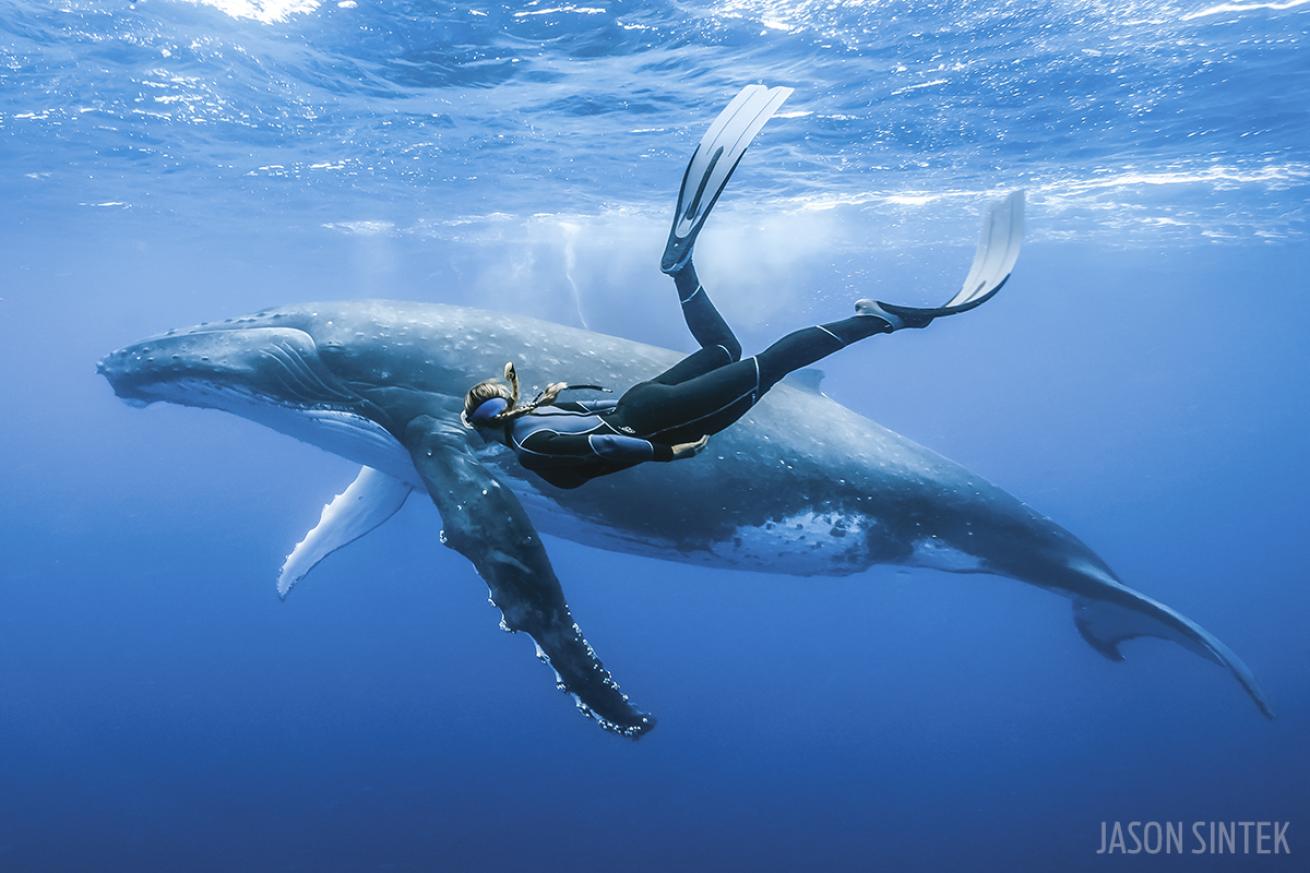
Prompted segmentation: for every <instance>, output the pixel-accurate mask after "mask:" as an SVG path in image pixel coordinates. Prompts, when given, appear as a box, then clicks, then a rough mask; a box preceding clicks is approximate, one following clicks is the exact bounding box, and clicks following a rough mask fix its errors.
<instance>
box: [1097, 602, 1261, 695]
mask: <svg viewBox="0 0 1310 873" xmlns="http://www.w3.org/2000/svg"><path fill="white" fill-rule="evenodd" d="M1073 619H1074V624H1075V625H1077V627H1078V632H1079V633H1080V634H1082V636H1083V639H1085V640H1087V642H1088V643H1090V644H1091V646H1092V648H1094V649H1096V651H1098V652H1100V653H1101V654H1102V655H1104V656H1105V657H1107V658H1109V659H1110V660H1111V661H1122V660H1123V659H1124V656H1123V653H1122V652H1120V651H1119V644H1120V643H1122V642H1124V641H1125V640H1130V639H1135V638H1137V637H1156V638H1157V639H1162V640H1171V641H1173V642H1175V643H1178V644H1179V645H1181V646H1183V647H1184V648H1186V649H1188V650H1189V651H1192V652H1195V653H1196V654H1198V655H1200V656H1201V657H1203V658H1206V659H1207V660H1210V661H1213V662H1214V663H1216V664H1218V665H1219V666H1221V667H1225V668H1227V669H1228V671H1229V672H1230V673H1232V674H1233V676H1234V678H1236V679H1237V681H1238V682H1239V683H1241V685H1242V688H1243V689H1245V691H1246V693H1247V694H1248V695H1249V696H1250V698H1251V700H1252V701H1254V702H1255V705H1256V706H1257V707H1258V708H1259V709H1260V712H1261V713H1263V714H1264V715H1265V716H1266V717H1267V718H1273V717H1274V713H1273V710H1272V709H1271V708H1270V706H1269V701H1268V699H1267V698H1266V697H1265V696H1264V692H1262V691H1261V690H1260V686H1259V685H1258V684H1257V683H1256V680H1255V676H1254V674H1252V673H1251V670H1250V668H1249V667H1247V666H1246V664H1245V663H1243V661H1242V659H1241V658H1239V657H1237V655H1236V654H1234V652H1233V650H1232V649H1230V648H1228V646H1226V645H1224V644H1223V642H1222V641H1220V640H1219V639H1218V638H1216V637H1215V636H1214V635H1213V634H1211V633H1210V632H1209V631H1207V630H1206V629H1205V628H1203V627H1201V626H1200V625H1198V624H1197V623H1196V622H1194V621H1192V620H1191V619H1188V618H1186V617H1184V616H1182V615H1179V614H1178V613H1177V612H1175V611H1174V610H1172V609H1170V608H1169V607H1167V606H1165V605H1164V604H1163V603H1160V602H1158V601H1155V600H1152V599H1151V598H1149V597H1147V596H1146V595H1144V594H1140V593H1138V592H1136V591H1133V590H1132V589H1131V588H1126V587H1123V586H1120V585H1117V584H1116V585H1114V586H1113V588H1110V589H1107V590H1105V591H1104V592H1103V596H1098V597H1097V598H1095V599H1093V598H1090V597H1075V598H1074V601H1073Z"/></svg>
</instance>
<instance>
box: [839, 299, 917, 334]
mask: <svg viewBox="0 0 1310 873" xmlns="http://www.w3.org/2000/svg"><path fill="white" fill-rule="evenodd" d="M855 314H856V315H862V316H865V317H867V318H876V319H878V320H879V321H883V322H886V324H887V330H888V331H894V330H900V329H901V328H903V327H923V326H924V325H926V324H927V323H928V322H927V321H925V322H924V323H923V324H911V323H909V322H908V321H907V320H906V319H905V318H904V317H903V316H901V315H898V314H896V313H893V312H889V311H888V309H887V304H885V303H879V302H878V301H877V300H870V299H869V298H868V297H862V298H860V299H859V300H856V301H855ZM929 320H930V321H931V319H929Z"/></svg>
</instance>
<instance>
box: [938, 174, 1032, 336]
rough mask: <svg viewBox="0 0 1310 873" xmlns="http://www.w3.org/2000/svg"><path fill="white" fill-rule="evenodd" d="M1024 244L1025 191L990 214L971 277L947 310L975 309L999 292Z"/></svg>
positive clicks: (1012, 197)
mask: <svg viewBox="0 0 1310 873" xmlns="http://www.w3.org/2000/svg"><path fill="white" fill-rule="evenodd" d="M1022 242H1023V191H1014V192H1012V193H1011V194H1010V196H1009V197H1006V198H1005V199H1004V200H1002V201H1000V202H998V203H993V204H992V206H991V208H990V209H988V210H987V215H986V216H985V217H984V218H983V227H982V237H981V238H980V239H979V240H978V249H977V251H976V252H974V256H973V264H972V265H970V267H969V274H968V275H967V276H965V278H964V284H963V285H961V286H960V291H959V293H957V294H956V295H955V296H954V297H952V298H951V299H950V300H948V301H947V302H946V306H945V307H944V308H946V309H955V310H957V311H961V310H959V308H960V307H963V306H966V305H969V306H970V308H972V307H973V306H977V305H978V304H979V303H982V302H983V300H985V299H986V298H988V297H990V296H991V295H993V294H995V293H996V292H997V291H999V290H1000V289H1001V286H1002V285H1004V284H1005V280H1006V279H1008V278H1010V273H1011V272H1012V271H1013V270H1014V264H1015V262H1016V261H1018V260H1019V245H1020V243H1022Z"/></svg>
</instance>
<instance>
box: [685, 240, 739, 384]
mask: <svg viewBox="0 0 1310 873" xmlns="http://www.w3.org/2000/svg"><path fill="white" fill-rule="evenodd" d="M673 284H674V285H675V286H676V287H677V289H678V302H679V303H681V304H682V318H683V320H684V321H686V322H687V328H688V329H689V330H690V331H691V335H692V336H694V337H695V338H696V342H698V343H699V344H700V347H701V348H702V349H708V348H713V347H715V346H719V347H721V348H722V349H723V350H724V351H725V352H726V353H727V355H728V361H729V362H731V361H735V360H737V359H739V358H740V357H741V343H740V342H738V340H737V337H736V335H734V334H733V332H732V328H730V327H728V323H727V322H726V321H724V320H723V316H722V315H720V314H719V310H718V309H717V308H715V306H714V302H713V301H712V300H710V295H709V292H708V291H706V290H705V287H704V286H703V285H701V283H700V277H698V276H697V275H696V268H695V267H694V266H692V263H691V261H690V260H688V261H687V263H686V265H685V266H683V267H681V268H680V269H679V270H678V271H677V272H676V273H674V274H673ZM691 375H693V376H695V375H700V374H699V373H693V374H691ZM684 378H690V376H687V377H684ZM680 381H681V380H680Z"/></svg>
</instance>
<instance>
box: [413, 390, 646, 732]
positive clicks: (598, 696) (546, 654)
mask: <svg viewBox="0 0 1310 873" xmlns="http://www.w3.org/2000/svg"><path fill="white" fill-rule="evenodd" d="M467 439H468V438H467V436H466V434H465V433H464V432H463V430H462V428H460V427H459V426H458V425H452V424H450V423H449V422H442V421H439V420H438V419H435V418H432V417H431V416H427V415H422V416H419V417H418V418H416V419H414V421H412V422H410V424H409V427H408V428H407V429H406V434H405V446H406V448H408V449H409V452H410V456H411V458H412V459H413V461H414V467H415V469H416V470H417V471H418V474H419V476H420V477H421V478H422V480H423V482H424V484H425V485H426V486H427V490H428V494H429V495H431V497H432V502H433V503H435V504H436V506H437V510H438V511H439V512H440V513H441V520H442V524H443V532H442V533H443V536H442V542H444V543H445V544H446V545H447V546H449V547H450V548H452V549H454V550H455V551H457V552H459V553H460V554H461V555H463V556H464V557H466V558H468V559H469V560H470V561H471V562H472V563H473V566H474V567H475V568H476V569H477V571H478V574H479V575H480V576H481V577H482V578H483V580H484V581H485V582H486V583H487V587H488V588H489V589H490V590H491V601H492V603H493V604H495V605H496V606H497V607H498V608H499V609H500V612H501V616H502V621H501V627H503V628H504V629H505V630H508V631H510V632H515V631H523V632H524V633H527V634H528V635H530V636H531V637H532V639H533V640H535V641H536V643H537V655H538V657H540V658H541V659H542V660H544V661H546V662H547V663H549V664H550V665H551V666H552V667H553V668H555V673H556V676H557V677H558V684H559V686H560V688H561V689H562V690H564V691H568V692H569V693H571V694H572V695H573V696H574V698H575V699H576V700H577V702H578V708H579V709H581V710H582V711H583V713H584V714H586V715H589V716H591V717H592V718H594V719H596V721H598V722H599V723H600V724H601V726H602V727H604V728H606V729H607V730H612V731H615V732H616V733H620V734H623V735H624V736H628V737H632V738H634V739H635V738H637V737H640V736H641V735H642V734H644V733H645V732H646V731H648V730H650V728H652V727H653V726H654V724H655V720H654V719H653V718H651V717H650V716H648V715H646V714H645V713H642V712H640V711H638V710H637V709H636V708H635V707H634V706H633V705H632V704H631V703H629V702H628V697H627V695H626V694H624V693H623V692H621V691H620V690H619V686H618V683H616V682H615V681H614V680H613V679H612V678H611V677H610V674H609V671H608V670H606V669H605V666H604V665H603V664H602V663H601V662H600V660H599V659H598V658H597V657H596V653H595V652H594V651H593V650H592V648H591V646H590V645H588V643H587V641H586V639H584V638H583V636H582V629H581V628H579V627H578V625H577V624H576V623H575V622H574V621H573V616H572V614H570V612H569V607H568V604H567V603H565V601H564V591H563V590H562V589H561V588H560V583H559V579H558V578H556V576H555V571H554V569H553V568H552V567H551V565H550V559H549V558H548V557H547V556H546V549H545V547H543V546H542V544H541V537H540V536H538V534H537V531H536V529H535V528H533V526H532V522H531V521H529V520H528V516H527V513H526V512H524V511H523V507H522V505H520V504H519V501H518V498H517V497H515V496H514V495H513V493H512V492H511V491H510V490H509V489H508V488H505V487H504V486H502V485H501V483H500V482H499V481H498V480H497V479H496V477H495V476H493V475H492V474H491V472H490V471H488V470H487V469H486V468H485V467H483V466H482V464H481V463H480V462H479V461H478V459H477V458H476V457H475V456H474V454H473V453H472V452H471V451H470V450H469V448H468V442H467Z"/></svg>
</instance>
